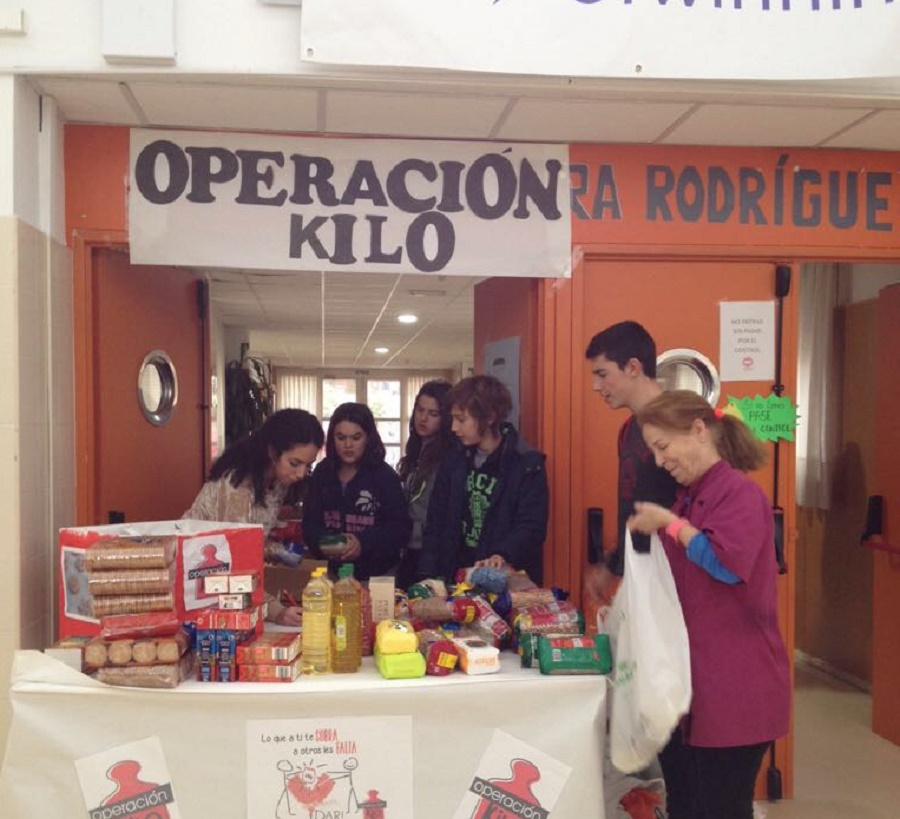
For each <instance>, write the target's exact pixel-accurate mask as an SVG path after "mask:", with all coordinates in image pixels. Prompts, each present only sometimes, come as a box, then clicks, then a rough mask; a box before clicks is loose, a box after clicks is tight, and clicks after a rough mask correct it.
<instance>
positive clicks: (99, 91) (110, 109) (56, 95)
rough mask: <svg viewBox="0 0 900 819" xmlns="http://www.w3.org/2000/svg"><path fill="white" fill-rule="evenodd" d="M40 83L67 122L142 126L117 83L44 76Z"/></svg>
mask: <svg viewBox="0 0 900 819" xmlns="http://www.w3.org/2000/svg"><path fill="white" fill-rule="evenodd" d="M39 84H40V87H41V89H42V91H43V92H44V93H46V94H48V95H49V96H51V97H53V99H54V100H56V104H57V105H58V106H59V108H60V110H61V111H62V112H63V115H64V116H65V118H66V119H67V120H68V121H69V122H101V123H107V122H115V123H119V124H121V125H140V124H141V121H140V118H139V117H138V115H137V113H136V112H135V111H134V110H133V109H132V107H131V106H130V105H129V104H128V100H127V99H126V98H125V95H124V94H123V93H122V90H121V89H120V88H119V84H118V83H117V82H109V81H102V80H66V79H60V78H56V77H47V78H43V79H41V80H40V81H39Z"/></svg>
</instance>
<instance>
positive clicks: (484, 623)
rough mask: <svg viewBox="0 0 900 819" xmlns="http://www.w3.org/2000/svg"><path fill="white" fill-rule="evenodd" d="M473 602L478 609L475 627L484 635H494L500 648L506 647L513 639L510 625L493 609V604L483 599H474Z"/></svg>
mask: <svg viewBox="0 0 900 819" xmlns="http://www.w3.org/2000/svg"><path fill="white" fill-rule="evenodd" d="M472 601H473V602H474V603H475V606H476V607H477V609H478V615H477V617H476V619H475V623H474V625H475V627H476V628H477V629H478V630H479V631H481V632H482V633H484V632H489V633H490V634H492V635H493V636H494V638H495V640H496V643H497V645H499V646H500V647H504V646H506V645H507V644H508V643H509V641H510V639H511V638H512V629H510V627H509V624H508V623H507V622H506V621H505V620H504V619H503V618H502V617H501V616H500V615H499V614H497V612H495V611H494V609H493V608H491V604H490V603H488V601H487V600H485V599H484V598H483V597H473V598H472ZM492 642H493V641H492Z"/></svg>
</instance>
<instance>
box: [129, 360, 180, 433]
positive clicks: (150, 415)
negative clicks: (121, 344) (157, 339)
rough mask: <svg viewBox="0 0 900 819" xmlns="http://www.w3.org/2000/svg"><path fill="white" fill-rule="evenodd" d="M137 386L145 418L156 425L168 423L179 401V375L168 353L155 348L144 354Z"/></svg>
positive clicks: (139, 401) (139, 402)
mask: <svg viewBox="0 0 900 819" xmlns="http://www.w3.org/2000/svg"><path fill="white" fill-rule="evenodd" d="M137 387H138V390H137V392H138V404H139V405H140V408H141V412H143V413H144V418H146V419H147V420H148V421H149V422H150V423H151V424H153V425H154V426H158V427H161V426H163V425H165V424H167V423H168V422H169V421H170V420H171V418H172V413H173V412H174V411H175V405H176V404H177V403H178V376H177V375H176V373H175V365H174V364H173V363H172V359H171V358H169V356H168V354H167V353H165V352H163V351H162V350H153V351H152V352H150V353H147V355H145V356H144V360H143V362H142V363H141V369H140V371H139V372H138V385H137Z"/></svg>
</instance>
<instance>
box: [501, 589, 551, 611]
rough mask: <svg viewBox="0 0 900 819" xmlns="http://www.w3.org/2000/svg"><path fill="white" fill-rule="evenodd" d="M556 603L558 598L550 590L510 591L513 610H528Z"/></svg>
mask: <svg viewBox="0 0 900 819" xmlns="http://www.w3.org/2000/svg"><path fill="white" fill-rule="evenodd" d="M555 601H556V598H555V597H554V596H553V592H552V591H551V590H550V589H538V588H530V589H509V602H510V605H511V606H512V608H513V609H528V608H531V607H532V606H539V605H541V604H542V603H553V602H555Z"/></svg>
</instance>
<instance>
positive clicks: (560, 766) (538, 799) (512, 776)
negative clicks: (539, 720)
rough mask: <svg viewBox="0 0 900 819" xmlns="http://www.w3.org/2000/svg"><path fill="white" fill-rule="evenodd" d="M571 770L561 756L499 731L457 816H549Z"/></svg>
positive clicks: (485, 818) (540, 818)
mask: <svg viewBox="0 0 900 819" xmlns="http://www.w3.org/2000/svg"><path fill="white" fill-rule="evenodd" d="M571 773H572V769H571V768H570V767H569V766H568V765H565V764H564V763H562V762H560V761H559V760H558V759H554V758H553V757H552V756H548V755H547V754H545V753H544V752H543V751H540V750H538V749H537V748H535V747H534V746H532V745H529V744H528V743H526V742H522V741H521V740H520V739H517V738H516V737H514V736H511V735H510V734H507V733H506V732H505V731H499V730H495V731H494V733H493V736H492V737H491V741H490V743H489V744H488V746H487V748H486V749H485V751H484V754H483V756H482V757H481V760H480V761H479V763H478V767H477V768H476V769H475V772H474V774H473V775H472V779H471V782H470V783H469V787H468V789H467V790H466V793H465V795H464V796H463V798H462V801H461V802H460V804H459V807H458V808H457V809H456V813H454V814H453V819H489V817H492V816H497V817H501V816H502V817H509V819H513V817H519V818H520V819H549V817H552V816H553V808H554V807H555V806H556V803H557V802H558V801H559V797H560V794H562V792H563V788H564V787H565V785H566V782H567V781H568V779H569V775H570V774H571ZM597 774H598V776H599V775H600V772H599V771H598V772H597Z"/></svg>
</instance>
